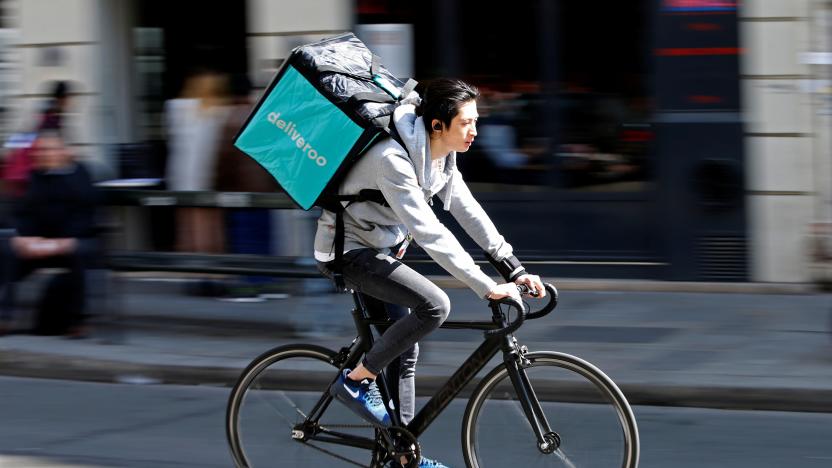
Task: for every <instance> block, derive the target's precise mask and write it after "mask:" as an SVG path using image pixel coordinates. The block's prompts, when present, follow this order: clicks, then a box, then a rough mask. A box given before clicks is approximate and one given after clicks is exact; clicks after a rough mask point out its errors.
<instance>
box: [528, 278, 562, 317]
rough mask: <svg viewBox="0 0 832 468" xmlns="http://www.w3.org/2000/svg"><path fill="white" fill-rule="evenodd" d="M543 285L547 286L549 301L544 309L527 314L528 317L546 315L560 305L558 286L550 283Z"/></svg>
mask: <svg viewBox="0 0 832 468" xmlns="http://www.w3.org/2000/svg"><path fill="white" fill-rule="evenodd" d="M543 287H544V288H546V293H547V294H549V302H548V303H547V304H546V305H545V306H543V308H542V309H540V310H538V311H536V312H530V313H528V314H526V318H527V319H530V320H534V319H538V318H540V317H543V316H546V315H548V314H549V312H551V311H553V310H555V307H557V306H558V288H556V287H555V286H554V285H553V284H550V283H546V284H544V285H543Z"/></svg>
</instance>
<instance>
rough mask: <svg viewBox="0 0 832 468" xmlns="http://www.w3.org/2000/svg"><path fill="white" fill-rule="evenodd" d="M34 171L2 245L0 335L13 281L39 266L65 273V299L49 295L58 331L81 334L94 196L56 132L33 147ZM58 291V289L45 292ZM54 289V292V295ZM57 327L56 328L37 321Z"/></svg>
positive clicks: (85, 175)
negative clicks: (55, 308) (57, 312)
mask: <svg viewBox="0 0 832 468" xmlns="http://www.w3.org/2000/svg"><path fill="white" fill-rule="evenodd" d="M32 159H33V171H32V173H31V176H30V177H31V178H30V180H29V185H28V188H27V191H26V194H25V195H24V196H23V197H22V198H21V199H20V200H19V201H17V204H16V206H15V207H14V208H13V210H14V216H13V218H14V219H13V227H14V228H15V231H16V232H15V233H14V234H13V235H12V237H11V239H9V240H8V242H2V243H0V244H2V245H0V252H2V254H3V258H2V267H1V268H0V286H1V287H2V296H1V297H0V332H3V331H7V330H8V328H9V322H10V321H11V319H12V318H13V317H12V308H13V306H14V283H15V282H16V281H19V280H21V279H23V278H25V277H26V276H28V275H29V274H30V273H31V272H33V271H35V270H37V269H40V268H61V269H64V270H66V273H63V276H61V277H60V281H61V283H62V287H61V288H60V291H61V294H65V295H64V296H63V297H59V298H56V297H48V298H46V299H47V300H48V303H49V304H57V305H58V306H59V307H60V308H61V309H63V311H62V312H61V317H60V318H59V320H58V321H59V322H60V324H59V326H58V327H57V329H58V333H67V334H69V335H73V336H81V335H82V334H83V313H84V301H85V286H86V284H85V278H84V277H85V271H86V269H87V267H88V266H89V265H90V263H91V261H92V259H93V258H94V255H95V254H96V250H97V249H96V245H97V242H96V239H95V237H94V235H95V205H96V203H97V198H98V197H97V193H96V190H95V188H94V187H93V185H92V181H91V178H90V174H89V172H87V170H86V169H85V168H84V166H83V165H81V164H80V163H78V162H76V161H75V159H74V158H73V155H72V153H71V152H70V150H69V148H67V147H66V145H65V143H64V141H63V138H62V137H61V134H60V132H59V131H58V129H56V128H49V129H44V130H42V131H41V132H40V133H39V135H38V137H37V139H36V140H35V141H34V143H33V149H32ZM47 289H53V290H57V289H58V288H47ZM54 292H55V291H52V293H54ZM43 325H46V326H48V327H49V328H51V329H55V328H56V327H55V326H54V325H55V324H52V326H49V324H43V323H39V324H38V327H41V326H43Z"/></svg>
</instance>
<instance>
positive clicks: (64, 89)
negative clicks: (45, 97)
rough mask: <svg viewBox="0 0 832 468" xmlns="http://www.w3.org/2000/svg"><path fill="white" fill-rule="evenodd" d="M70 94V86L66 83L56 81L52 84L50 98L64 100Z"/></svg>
mask: <svg viewBox="0 0 832 468" xmlns="http://www.w3.org/2000/svg"><path fill="white" fill-rule="evenodd" d="M69 92H70V85H69V83H68V82H66V81H55V82H53V83H52V91H51V93H50V96H51V97H52V99H64V98H65V97H67V95H68V94H69Z"/></svg>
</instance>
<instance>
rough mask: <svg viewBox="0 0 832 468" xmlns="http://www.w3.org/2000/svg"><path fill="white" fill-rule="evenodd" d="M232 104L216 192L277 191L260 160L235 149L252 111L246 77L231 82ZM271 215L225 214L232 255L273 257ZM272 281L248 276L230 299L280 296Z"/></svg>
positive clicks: (256, 210) (260, 211) (241, 211)
mask: <svg viewBox="0 0 832 468" xmlns="http://www.w3.org/2000/svg"><path fill="white" fill-rule="evenodd" d="M230 91H231V105H230V107H229V111H228V117H227V119H226V121H225V125H224V127H223V132H222V140H221V141H220V145H219V160H218V162H217V185H216V188H217V190H219V191H221V192H275V191H277V190H278V189H279V188H280V186H279V185H278V183H277V181H275V179H274V177H272V176H271V175H270V174H269V173H268V172H267V171H266V169H264V168H263V166H261V165H260V164H259V163H257V161H255V160H254V159H253V158H251V157H249V156H248V155H246V154H244V153H242V152H240V151H239V150H238V149H237V148H235V147H234V136H235V135H236V134H237V132H239V130H240V128H241V127H242V126H243V124H244V123H245V121H246V118H248V115H249V113H250V112H251V108H252V104H253V103H252V99H251V82H250V81H249V79H248V77H246V75H244V74H237V75H233V76H232V77H231V80H230ZM271 218H272V217H271V212H270V210H268V209H265V208H236V209H231V210H229V211H228V212H227V213H226V217H225V222H226V238H227V243H226V245H227V248H228V251H229V252H231V253H236V254H250V255H272V254H273V252H272V248H271V240H272V231H273V227H272V219H271ZM272 283H273V280H272V279H271V278H269V277H264V276H246V277H243V278H242V282H241V283H239V284H236V285H233V286H231V287H230V290H229V291H228V295H227V298H228V299H232V300H260V299H261V294H267V295H268V296H269V297H284V296H278V295H277V294H280V293H277V292H275V291H273V289H274V288H272V287H271V284H272Z"/></svg>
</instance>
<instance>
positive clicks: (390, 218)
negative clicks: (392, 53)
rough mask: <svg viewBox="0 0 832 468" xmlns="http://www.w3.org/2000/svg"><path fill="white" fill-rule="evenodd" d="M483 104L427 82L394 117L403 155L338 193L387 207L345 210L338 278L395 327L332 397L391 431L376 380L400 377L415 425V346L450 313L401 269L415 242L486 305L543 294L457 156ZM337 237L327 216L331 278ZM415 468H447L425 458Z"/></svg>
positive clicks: (323, 235) (322, 248) (358, 175)
mask: <svg viewBox="0 0 832 468" xmlns="http://www.w3.org/2000/svg"><path fill="white" fill-rule="evenodd" d="M478 96H479V92H478V91H477V89H476V88H475V87H473V86H471V85H469V84H467V83H465V82H463V81H461V80H456V79H447V78H443V79H438V80H435V81H433V82H431V83H430V84H429V85H428V86H427V87H426V88H425V90H424V92H423V97H422V98H421V99H420V98H419V96H418V95H417V94H415V93H413V94H411V95H410V96H408V97H407V98H406V99H405V101H404V103H403V104H402V105H401V106H399V107H398V108H397V109H396V111H395V112H394V114H393V122H394V124H395V128H396V130H397V132H398V134H399V136H400V138H401V140H402V141H403V143H404V146H405V147H402V146H401V145H400V144H399V143H397V142H396V141H394V140H393V139H392V138H388V139H387V140H384V141H382V142H380V143H378V144H376V145H374V146H373V147H372V148H371V149H370V150H369V151H368V152H367V153H366V154H365V155H363V156H362V157H361V159H360V160H359V161H358V162H357V163H356V164H355V166H353V168H352V169H351V170H350V172H349V174H348V175H347V176H346V178H345V180H344V181H343V183H342V184H341V187H340V189H339V191H340V193H341V194H355V193H358V192H359V191H360V190H362V189H378V190H380V191H381V193H382V194H383V195H384V198H385V201H386V202H387V204H388V205H389V206H384V205H381V204H378V203H370V202H364V203H354V204H351V205H349V206H348V207H347V208H346V212H345V213H344V226H345V240H344V255H343V259H342V274H343V279H344V281H345V283H346V285H347V286H348V287H350V288H352V289H355V290H356V291H359V292H361V293H363V294H364V295H365V296H369V297H370V298H374V299H376V300H378V301H380V302H382V303H383V304H384V307H385V309H386V312H387V315H388V317H389V318H390V319H392V320H395V322H394V323H393V324H392V325H391V326H390V327H389V328H388V329H387V330H386V331H384V333H383V334H382V336H381V337H380V338H379V340H378V341H376V342H375V343H374V345H373V347H372V349H370V351H369V352H367V354H366V355H365V356H364V359H363V360H362V362H361V363H360V364H359V365H358V366H357V367H356V368H355V369H352V370H349V369H345V370H344V373H343V375H342V376H341V377H340V378H339V380H338V381H336V382H335V383H334V384H333V385H332V387H331V389H330V392H331V393H332V395H333V396H334V397H335V398H337V399H338V400H339V401H341V402H342V403H344V404H346V405H347V406H348V407H349V408H350V409H352V410H353V411H355V412H356V413H358V414H359V415H360V416H361V417H362V418H364V419H365V420H367V421H369V422H370V423H372V424H376V425H379V426H389V425H390V416H389V413H388V411H387V408H386V407H385V405H384V403H383V402H382V401H381V397H380V394H379V392H378V387H377V386H376V384H375V378H376V376H377V375H378V374H379V373H380V372H381V370H382V369H384V368H386V367H388V366H390V365H391V364H392V366H391V367H390V371H392V372H393V373H391V374H389V375H396V373H397V374H398V376H399V382H398V395H399V400H400V402H399V408H398V409H399V414H400V416H401V419H402V423H403V424H407V423H408V422H409V421H410V420H411V419H412V418H413V415H414V409H415V389H414V383H415V382H414V376H415V366H416V360H417V357H418V353H419V347H418V344H417V342H418V341H419V340H420V339H422V337H424V336H425V335H427V334H428V333H430V332H432V331H433V330H435V329H436V328H438V327H439V326H440V325H441V324H442V322H444V321H445V319H446V318H447V317H448V314H449V313H450V309H451V304H450V301H449V299H448V296H447V294H446V293H445V292H444V291H442V290H441V289H440V288H439V287H438V286H436V285H435V284H433V283H432V282H431V281H429V280H428V279H427V278H425V277H424V276H422V275H421V274H419V273H417V272H416V271H415V270H413V269H411V268H409V267H408V266H406V265H404V264H403V263H401V262H400V261H399V259H400V258H401V256H402V255H403V253H404V249H406V247H407V244H408V242H409V241H410V239H411V238H412V239H413V240H415V241H416V242H417V243H418V244H419V245H420V246H421V247H422V248H423V249H424V250H425V251H426V252H427V253H428V255H429V256H430V257H431V258H432V259H433V260H434V261H436V262H437V263H439V265H441V266H442V267H443V268H444V269H445V270H447V271H448V272H449V273H450V274H452V275H453V276H454V277H455V278H457V279H459V280H461V281H462V282H463V283H465V284H466V285H467V286H468V287H470V288H471V289H472V290H473V291H474V292H475V293H476V294H477V296H478V297H480V298H483V299H502V298H505V297H509V296H511V297H514V298H516V299H519V294H518V292H517V287H516V284H525V285H527V286H528V287H529V288H530V289H531V290H532V291H537V292H539V293H540V294H541V296H542V295H545V290H544V288H543V283H541V281H540V278H539V277H538V276H535V275H531V274H527V273H526V271H525V270H524V268H523V267H522V265H521V264H520V262H519V261H518V260H517V259H516V257H514V255H513V251H512V247H511V245H510V244H509V243H508V242H506V240H505V239H504V238H503V236H501V235H500V234H499V232H498V231H497V229H496V227H495V226H494V224H493V223H492V221H491V220H490V219H489V217H488V215H486V213H485V211H483V209H482V207H481V206H480V205H479V203H478V202H477V201H476V200H475V199H474V197H473V196H472V195H471V192H470V190H469V189H468V187H467V185H466V184H465V181H464V180H463V179H462V175H461V174H460V173H459V171H458V169H457V167H456V157H457V153H464V152H466V151H468V149H469V148H470V147H471V144H472V143H473V142H474V139H475V137H476V136H477V130H476V126H477V117H478V114H477V103H476V100H477V97H478ZM434 196H436V197H438V198H439V200H441V203H442V207H443V209H444V210H445V211H449V212H450V213H451V215H452V216H453V217H454V218H455V219H456V220H457V221H458V222H459V224H460V225H461V226H462V227H463V229H464V230H465V232H466V233H467V234H468V235H469V236H471V238H472V239H473V240H474V241H475V242H476V243H477V244H478V245H479V246H480V247H481V248H482V249H483V250H485V251H486V252H487V253H488V254H489V256H490V257H491V258H492V259H494V260H495V262H494V263H495V265H496V266H497V268H498V270H500V272H501V273H502V274H503V276H504V277H506V278H508V279H509V281H511V282H509V283H503V284H498V283H496V282H495V281H494V280H492V279H491V278H490V277H488V276H487V275H486V274H485V273H484V272H483V271H482V270H481V269H480V267H479V266H478V265H476V264H475V263H474V260H473V259H472V258H471V256H470V255H468V253H467V252H466V251H465V250H464V249H463V248H462V246H461V245H460V243H459V241H458V240H457V239H456V238H455V237H454V236H453V234H451V232H450V231H449V230H448V229H447V228H446V227H445V226H444V225H442V223H441V222H440V221H439V219H438V218H437V217H436V215H435V214H434V212H433V210H432V207H431V206H432V204H433V198H434ZM334 235H335V215H334V213H332V212H329V211H326V210H324V211H323V213H322V214H321V217H320V219H319V220H318V228H317V232H316V235H315V259H316V260H317V262H318V268H319V269H320V270H321V272H322V273H323V274H324V275H326V276H328V277H330V278H332V276H333V272H332V266H333V261H334V258H335V255H334V252H333V248H334V247H333V244H334ZM391 249H394V250H395V255H391V254H393V253H394V252H393V251H391ZM394 361H395V362H394ZM396 370H397V372H396ZM390 371H389V372H390ZM419 466H420V467H428V466H430V467H443V466H445V465H443V464H441V463H439V462H436V461H433V460H430V459H427V458H424V457H423V459H422V462H421V463H420V465H419Z"/></svg>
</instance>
